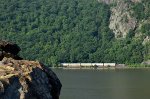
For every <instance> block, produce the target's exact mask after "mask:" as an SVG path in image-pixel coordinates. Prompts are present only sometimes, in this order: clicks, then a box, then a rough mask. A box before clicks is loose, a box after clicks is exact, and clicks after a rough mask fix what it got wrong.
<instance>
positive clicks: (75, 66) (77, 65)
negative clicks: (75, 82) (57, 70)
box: [61, 63, 81, 68]
mask: <svg viewBox="0 0 150 99" xmlns="http://www.w3.org/2000/svg"><path fill="white" fill-rule="evenodd" d="M61 66H62V67H66V68H80V67H81V64H80V63H61Z"/></svg>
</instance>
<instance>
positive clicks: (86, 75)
mask: <svg viewBox="0 0 150 99" xmlns="http://www.w3.org/2000/svg"><path fill="white" fill-rule="evenodd" d="M54 72H55V73H56V74H57V76H58V77H59V79H60V80H61V82H62V84H63V87H62V91H61V96H60V99H150V70H62V69H54Z"/></svg>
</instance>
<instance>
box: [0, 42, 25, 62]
mask: <svg viewBox="0 0 150 99" xmlns="http://www.w3.org/2000/svg"><path fill="white" fill-rule="evenodd" d="M20 50H21V49H20V47H19V46H18V45H17V44H13V43H11V42H7V41H0V60H2V59H3V58H4V57H7V58H9V57H12V58H14V59H19V60H20V59H22V58H21V57H19V56H18V55H17V54H18V53H19V51H20Z"/></svg>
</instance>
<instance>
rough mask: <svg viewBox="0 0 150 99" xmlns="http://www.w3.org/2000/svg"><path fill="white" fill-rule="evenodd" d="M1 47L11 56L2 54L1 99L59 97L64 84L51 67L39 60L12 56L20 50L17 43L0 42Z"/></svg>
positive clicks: (0, 74) (0, 63)
mask: <svg viewBox="0 0 150 99" xmlns="http://www.w3.org/2000/svg"><path fill="white" fill-rule="evenodd" d="M2 42H3V41H2ZM6 46H9V47H8V48H9V49H7V47H6ZM0 48H1V51H2V52H5V55H6V54H10V56H9V57H10V58H8V57H4V56H5V55H2V54H1V55H2V56H3V57H4V58H3V59H2V61H0V99H59V95H60V90H61V86H62V85H61V83H60V81H59V79H58V78H57V76H56V75H55V73H54V72H53V71H52V70H51V69H50V68H48V67H46V66H45V65H43V64H42V63H39V62H38V61H28V60H16V59H15V57H11V56H16V55H17V54H18V52H19V51H20V48H19V47H18V46H17V45H16V44H12V43H7V42H5V43H0ZM14 49H15V51H16V52H15V51H14V52H13V50H14Z"/></svg>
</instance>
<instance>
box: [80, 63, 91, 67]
mask: <svg viewBox="0 0 150 99" xmlns="http://www.w3.org/2000/svg"><path fill="white" fill-rule="evenodd" d="M81 67H92V63H81Z"/></svg>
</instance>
